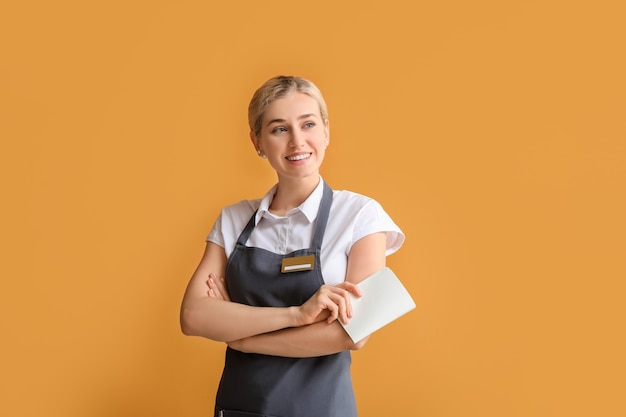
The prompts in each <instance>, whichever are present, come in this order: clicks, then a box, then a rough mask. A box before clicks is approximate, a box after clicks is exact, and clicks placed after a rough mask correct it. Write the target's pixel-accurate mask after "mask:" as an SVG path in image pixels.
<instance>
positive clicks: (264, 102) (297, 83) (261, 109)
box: [248, 75, 328, 136]
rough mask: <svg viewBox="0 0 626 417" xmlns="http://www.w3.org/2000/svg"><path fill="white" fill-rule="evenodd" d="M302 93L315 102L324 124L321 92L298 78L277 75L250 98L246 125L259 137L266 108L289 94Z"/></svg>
mask: <svg viewBox="0 0 626 417" xmlns="http://www.w3.org/2000/svg"><path fill="white" fill-rule="evenodd" d="M295 92H298V93H303V94H306V95H308V96H310V97H312V98H314V99H315V101H317V104H318V105H319V108H320V116H321V117H322V120H323V121H324V122H326V120H327V119H328V110H327V108H326V102H325V101H324V97H323V96H322V92H321V91H320V90H319V88H317V86H316V85H315V84H313V83H312V82H311V81H309V80H306V79H304V78H300V77H293V76H284V75H279V76H277V77H273V78H270V79H269V80H267V81H266V82H265V83H263V85H262V86H261V87H259V89H258V90H256V92H255V93H254V95H253V96H252V100H250V105H249V106H248V124H249V125H250V130H251V131H252V132H254V134H255V135H256V136H260V135H261V128H262V124H263V115H264V114H265V109H267V106H269V104H270V103H271V102H272V101H274V100H277V99H279V98H283V97H286V96H288V95H289V94H291V93H295Z"/></svg>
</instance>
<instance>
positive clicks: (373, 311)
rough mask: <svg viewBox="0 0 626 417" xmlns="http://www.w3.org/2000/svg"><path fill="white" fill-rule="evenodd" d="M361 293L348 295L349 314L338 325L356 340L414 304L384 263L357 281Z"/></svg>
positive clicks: (405, 311)
mask: <svg viewBox="0 0 626 417" xmlns="http://www.w3.org/2000/svg"><path fill="white" fill-rule="evenodd" d="M358 286H359V288H360V289H361V294H362V296H361V297H360V298H357V297H355V296H353V295H351V297H352V310H353V314H352V318H351V319H350V320H349V321H348V324H343V323H341V321H339V322H340V323H341V325H342V326H343V328H344V329H345V330H346V332H347V333H348V335H349V336H350V338H351V339H352V341H353V342H355V343H356V342H358V341H359V340H361V339H363V338H364V337H366V336H369V335H370V334H372V333H374V332H375V331H376V330H378V329H380V328H381V327H383V326H386V325H387V324H389V323H391V322H392V321H394V320H396V319H397V318H399V317H400V316H403V315H404V314H406V313H408V312H409V311H411V310H413V309H414V308H415V302H414V301H413V299H412V298H411V295H410V294H409V293H408V291H407V290H406V288H404V286H403V285H402V283H401V282H400V280H399V279H398V277H397V276H396V274H394V273H393V271H392V270H391V269H389V268H387V267H385V268H383V269H381V270H380V271H378V272H376V273H375V274H374V275H371V276H369V277H367V278H365V279H364V280H363V281H361V282H360V283H359V284H358Z"/></svg>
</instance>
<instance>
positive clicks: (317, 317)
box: [298, 281, 361, 326]
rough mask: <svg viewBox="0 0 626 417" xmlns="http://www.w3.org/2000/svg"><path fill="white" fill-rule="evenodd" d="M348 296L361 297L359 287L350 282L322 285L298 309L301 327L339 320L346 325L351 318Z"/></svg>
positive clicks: (350, 304) (350, 305)
mask: <svg viewBox="0 0 626 417" xmlns="http://www.w3.org/2000/svg"><path fill="white" fill-rule="evenodd" d="M350 294H353V295H355V296H356V297H360V296H361V291H360V290H359V287H357V286H356V285H355V284H353V283H351V282H347V281H346V282H342V283H341V284H337V285H322V286H321V287H320V289H319V290H317V292H315V294H313V295H312V296H311V298H309V299H308V300H307V301H306V302H305V303H304V304H302V305H301V306H300V307H298V314H299V322H300V325H301V326H304V325H307V324H312V323H317V322H318V321H322V320H324V319H325V320H326V321H327V322H328V323H332V322H333V321H335V320H337V319H339V320H341V322H343V323H344V324H345V323H348V320H349V319H350V318H351V317H352V303H351V302H350Z"/></svg>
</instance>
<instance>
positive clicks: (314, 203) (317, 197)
mask: <svg viewBox="0 0 626 417" xmlns="http://www.w3.org/2000/svg"><path fill="white" fill-rule="evenodd" d="M277 189H278V184H276V185H274V186H273V187H272V188H271V189H270V190H269V191H268V192H267V194H265V196H264V197H263V198H262V199H261V203H260V204H259V208H258V209H257V212H256V216H255V219H254V222H255V224H259V221H260V220H261V219H262V218H263V217H264V216H273V214H272V213H270V211H269V208H270V204H272V200H273V199H274V196H275V195H276V190H277ZM323 192H324V180H323V179H322V177H321V176H320V182H319V183H318V184H317V187H315V189H314V190H313V192H312V193H311V195H309V196H308V197H307V199H306V200H304V202H303V203H302V204H300V205H299V206H298V207H296V208H294V209H293V210H291V211H290V212H289V213H287V215H289V214H290V213H293V212H294V211H299V212H301V213H302V214H304V216H305V217H306V218H307V220H308V221H309V223H311V222H313V220H315V219H316V218H317V212H318V211H319V208H320V203H321V201H322V194H323Z"/></svg>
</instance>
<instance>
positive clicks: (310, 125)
mask: <svg viewBox="0 0 626 417" xmlns="http://www.w3.org/2000/svg"><path fill="white" fill-rule="evenodd" d="M314 126H315V123H313V122H306V123H305V124H304V128H305V129H310V128H312V127H314Z"/></svg>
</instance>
